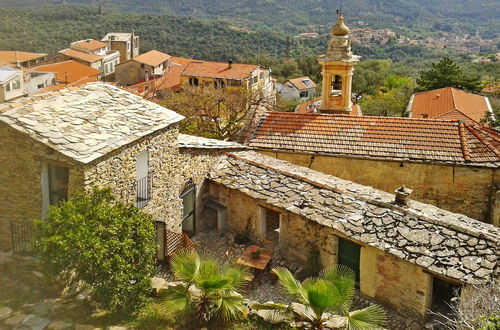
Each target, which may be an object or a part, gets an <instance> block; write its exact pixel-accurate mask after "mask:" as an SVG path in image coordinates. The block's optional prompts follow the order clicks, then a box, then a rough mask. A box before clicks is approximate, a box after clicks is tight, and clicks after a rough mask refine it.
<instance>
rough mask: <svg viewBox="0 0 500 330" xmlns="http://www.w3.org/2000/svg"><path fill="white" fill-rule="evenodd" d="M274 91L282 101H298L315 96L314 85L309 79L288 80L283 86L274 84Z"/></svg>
mask: <svg viewBox="0 0 500 330" xmlns="http://www.w3.org/2000/svg"><path fill="white" fill-rule="evenodd" d="M275 85H276V91H277V92H278V93H279V94H280V95H281V97H282V98H283V99H284V100H300V101H305V100H307V99H310V98H313V97H314V96H316V87H317V85H316V83H315V82H314V81H312V80H311V78H309V77H300V78H293V79H288V80H287V81H285V82H284V83H283V84H281V83H276V84H275Z"/></svg>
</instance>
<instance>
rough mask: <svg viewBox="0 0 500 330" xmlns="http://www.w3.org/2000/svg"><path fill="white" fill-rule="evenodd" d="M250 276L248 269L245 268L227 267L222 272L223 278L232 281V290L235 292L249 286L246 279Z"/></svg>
mask: <svg viewBox="0 0 500 330" xmlns="http://www.w3.org/2000/svg"><path fill="white" fill-rule="evenodd" d="M249 274H250V271H249V270H248V268H247V267H243V266H227V267H225V268H224V269H223V271H222V275H223V277H224V278H226V279H229V280H231V283H230V286H231V289H232V290H235V291H239V290H241V289H242V288H243V287H244V286H245V285H246V284H247V283H246V282H247V281H246V280H245V278H246V277H247V276H248V275H249Z"/></svg>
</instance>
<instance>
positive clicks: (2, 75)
mask: <svg viewBox="0 0 500 330" xmlns="http://www.w3.org/2000/svg"><path fill="white" fill-rule="evenodd" d="M19 72H20V70H18V69H14V68H11V67H8V66H0V83H3V82H4V81H6V80H9V79H10V78H12V77H14V76H16V75H17V74H19Z"/></svg>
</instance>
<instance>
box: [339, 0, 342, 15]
mask: <svg viewBox="0 0 500 330" xmlns="http://www.w3.org/2000/svg"><path fill="white" fill-rule="evenodd" d="M339 15H342V0H340V8H339Z"/></svg>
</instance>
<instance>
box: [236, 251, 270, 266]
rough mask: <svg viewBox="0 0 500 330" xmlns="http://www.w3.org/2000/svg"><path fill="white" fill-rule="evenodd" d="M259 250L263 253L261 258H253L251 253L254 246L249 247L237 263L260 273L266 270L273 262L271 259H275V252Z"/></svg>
mask: <svg viewBox="0 0 500 330" xmlns="http://www.w3.org/2000/svg"><path fill="white" fill-rule="evenodd" d="M259 249H260V251H261V254H260V256H259V258H252V257H251V255H250V252H251V251H253V246H249V247H248V248H247V249H246V250H245V252H244V253H243V255H242V256H241V257H239V258H238V260H237V261H236V263H238V264H240V265H243V266H247V267H250V268H254V269H256V270H258V271H261V270H264V269H266V267H267V265H269V262H270V261H271V258H272V257H273V253H274V252H273V251H272V250H268V249H264V248H259Z"/></svg>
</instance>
